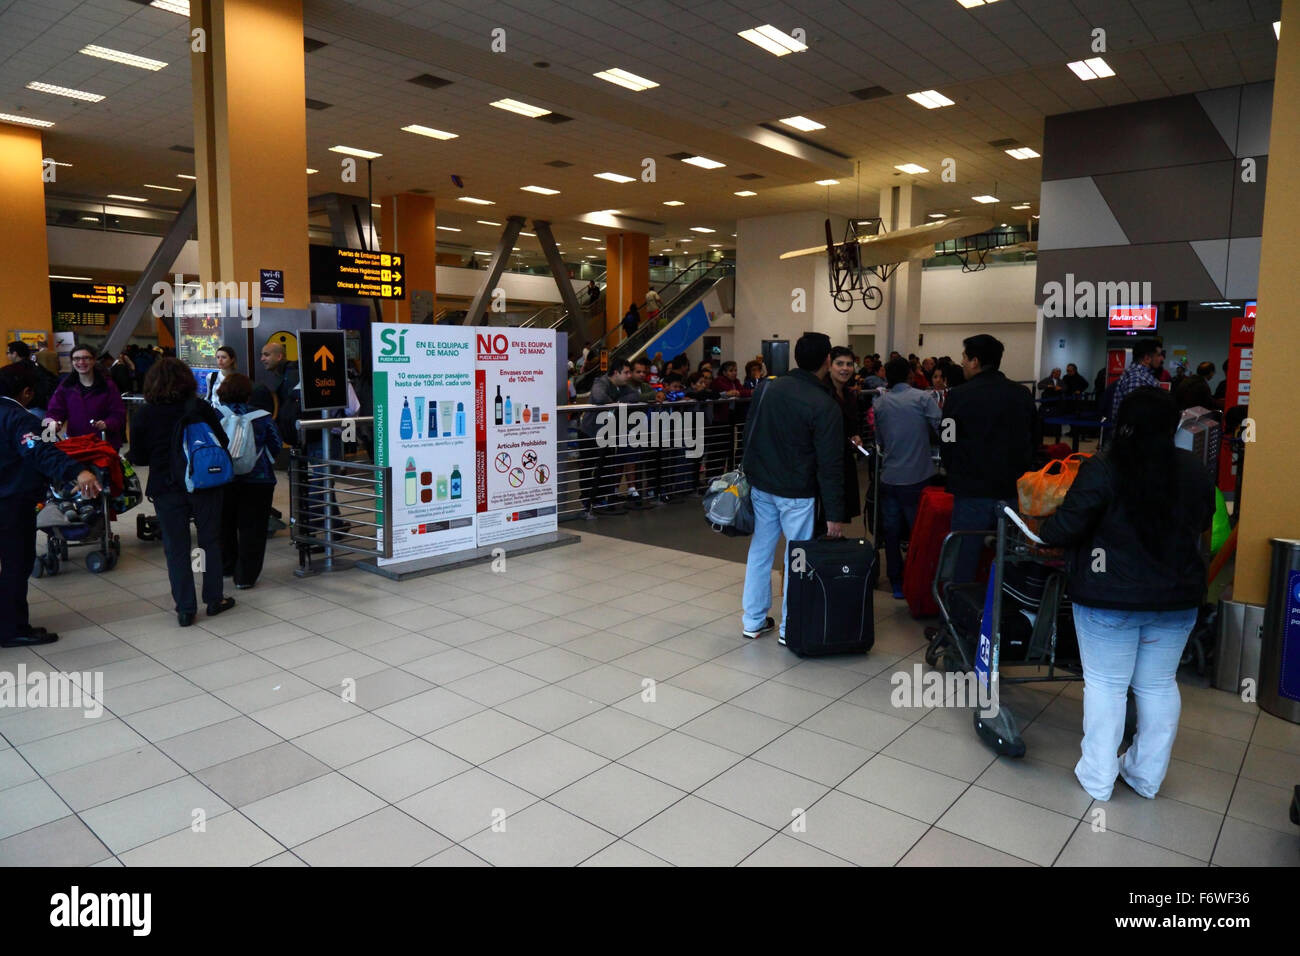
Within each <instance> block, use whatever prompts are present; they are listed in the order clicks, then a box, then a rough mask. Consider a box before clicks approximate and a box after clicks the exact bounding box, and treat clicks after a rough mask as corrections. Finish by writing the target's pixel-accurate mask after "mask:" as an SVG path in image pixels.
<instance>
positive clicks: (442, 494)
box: [436, 475, 447, 501]
mask: <svg viewBox="0 0 1300 956" xmlns="http://www.w3.org/2000/svg"><path fill="white" fill-rule="evenodd" d="M436 487H437V490H438V500H439V501H446V500H447V476H446V475H439V476H438V483H437V486H436Z"/></svg>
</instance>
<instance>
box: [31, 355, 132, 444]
mask: <svg viewBox="0 0 1300 956" xmlns="http://www.w3.org/2000/svg"><path fill="white" fill-rule="evenodd" d="M45 421H46V422H51V421H53V422H58V423H61V424H63V425H64V426H65V430H66V431H67V435H68V437H69V438H75V437H76V436H78V435H98V434H99V433H100V432H103V433H104V434H105V436H106V440H107V441H108V443H109V444H110V445H112V446H113V448H115V449H117V448H121V447H122V433H123V431H124V430H125V428H126V405H125V404H124V403H123V402H122V393H121V392H119V391H118V390H117V386H116V385H114V384H113V380H112V379H110V378H109V377H108V376H106V375H105V374H104V372H103V371H102V370H101V369H100V367H99V366H98V365H97V364H95V351H94V349H92V348H90V347H89V346H87V345H78V346H77V347H76V348H74V349H73V350H72V372H71V374H69V375H66V376H65V377H64V379H63V381H62V382H60V383H59V387H58V388H56V389H55V390H54V394H53V395H52V396H50V401H49V405H48V407H47V408H46V409H45Z"/></svg>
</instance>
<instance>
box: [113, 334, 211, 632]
mask: <svg viewBox="0 0 1300 956" xmlns="http://www.w3.org/2000/svg"><path fill="white" fill-rule="evenodd" d="M144 400H145V404H144V407H143V408H141V409H140V410H139V411H138V412H136V414H135V418H134V419H133V420H132V422H131V450H130V454H129V457H130V460H131V464H133V465H148V466H149V483H148V485H147V486H146V488H145V494H147V495H148V496H149V498H150V499H152V500H153V503H154V508H155V510H156V512H157V514H158V525H159V529H160V530H161V532H162V540H163V553H164V555H165V556H166V559H167V577H168V579H169V580H170V582H171V591H172V600H173V601H174V602H175V605H176V619H177V622H178V623H179V624H180V626H181V627H189V626H190V625H192V624H193V623H194V617H195V615H196V614H197V612H198V602H197V600H196V597H195V592H194V571H195V570H200V571H202V572H203V603H204V604H205V605H206V608H207V612H208V616H209V617H213V616H214V615H217V614H221V613H222V612H223V611H227V610H229V609H230V608H232V607H234V606H235V599H234V598H231V597H225V596H224V594H223V588H222V580H221V567H222V558H221V509H222V497H223V493H224V490H225V486H226V485H227V484H229V482H230V481H231V479H232V478H233V477H234V467H233V464H232V463H231V460H230V455H229V453H228V452H227V450H226V448H227V446H228V444H229V440H228V439H227V438H226V433H225V431H224V430H223V429H222V427H221V420H220V419H219V418H218V417H217V413H216V411H214V410H213V408H212V406H211V405H209V404H208V403H207V402H204V401H201V400H200V399H199V398H198V383H197V382H196V381H195V378H194V372H193V371H191V370H190V367H189V366H188V365H186V364H185V363H184V362H182V361H181V360H180V359H177V358H170V357H167V358H160V359H158V360H157V361H156V362H155V363H154V365H153V367H152V368H151V369H149V374H148V375H147V376H145V382H144ZM191 518H193V520H194V525H195V527H196V529H197V530H198V543H199V548H198V552H196V553H193V554H192V553H191V551H190V543H191V542H190V519H191ZM196 559H201V560H198V561H197V565H196V563H195V562H196Z"/></svg>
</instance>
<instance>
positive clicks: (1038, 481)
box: [1016, 453, 1089, 530]
mask: <svg viewBox="0 0 1300 956" xmlns="http://www.w3.org/2000/svg"><path fill="white" fill-rule="evenodd" d="M1088 457H1089V456H1088V455H1086V454H1080V453H1076V454H1073V455H1070V456H1068V457H1066V458H1061V459H1059V460H1057V461H1049V462H1048V463H1047V464H1046V465H1044V466H1043V467H1042V468H1040V469H1039V470H1038V471H1027V472H1025V473H1024V474H1023V475H1021V476H1020V478H1019V479H1018V480H1017V481H1016V494H1017V497H1018V498H1019V499H1020V500H1019V509H1018V510H1019V511H1020V513H1021V514H1022V515H1024V516H1025V517H1026V518H1032V519H1035V521H1034V522H1031V523H1030V525H1031V528H1033V524H1034V523H1036V522H1038V521H1041V520H1042V519H1044V518H1046V517H1047V516H1048V515H1050V514H1052V513H1054V512H1055V511H1056V509H1057V508H1059V507H1060V506H1061V502H1063V501H1064V500H1065V495H1066V493H1067V492H1069V490H1070V486H1071V485H1072V484H1074V479H1075V476H1076V475H1078V474H1079V466H1080V465H1081V464H1083V461H1084V459H1086V458H1088ZM1033 530H1037V529H1036V528H1034V529H1033Z"/></svg>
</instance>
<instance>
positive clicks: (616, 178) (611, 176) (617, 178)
mask: <svg viewBox="0 0 1300 956" xmlns="http://www.w3.org/2000/svg"><path fill="white" fill-rule="evenodd" d="M595 175H596V178H597V179H607V180H609V181H610V182H611V183H632V182H636V179H635V178H634V177H632V176H623V175H621V174H619V173H596V174H595Z"/></svg>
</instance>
